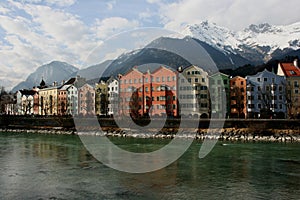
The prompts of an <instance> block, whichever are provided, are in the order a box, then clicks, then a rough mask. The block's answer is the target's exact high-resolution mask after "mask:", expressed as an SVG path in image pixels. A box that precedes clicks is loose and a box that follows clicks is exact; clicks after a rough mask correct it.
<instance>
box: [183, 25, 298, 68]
mask: <svg viewBox="0 0 300 200" xmlns="http://www.w3.org/2000/svg"><path fill="white" fill-rule="evenodd" d="M181 33H182V34H183V35H185V36H186V35H188V36H191V37H194V38H197V39H199V40H201V41H203V42H206V43H208V44H209V45H211V46H213V47H215V48H217V49H219V50H222V51H224V52H225V53H228V52H230V53H237V54H240V55H241V56H243V57H245V58H247V59H249V60H252V61H254V62H259V61H262V60H264V61H267V60H269V59H271V58H272V54H273V53H274V52H275V51H278V50H279V51H280V50H286V49H290V50H297V49H299V48H300V22H298V23H294V24H291V25H286V26H275V25H270V24H268V23H264V24H259V25H254V24H252V25H250V26H249V27H248V28H246V29H244V30H242V31H232V30H229V29H227V28H224V27H221V26H218V25H216V24H215V23H210V22H208V21H205V22H202V23H200V24H194V25H187V26H186V27H185V28H184V30H183V31H182V32H181Z"/></svg>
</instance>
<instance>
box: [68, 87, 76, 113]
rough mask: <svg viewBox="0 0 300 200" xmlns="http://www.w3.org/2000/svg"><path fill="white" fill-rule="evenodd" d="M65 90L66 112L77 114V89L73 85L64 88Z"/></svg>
mask: <svg viewBox="0 0 300 200" xmlns="http://www.w3.org/2000/svg"><path fill="white" fill-rule="evenodd" d="M66 91H67V101H68V103H67V114H68V115H72V116H76V115H78V89H77V87H75V86H74V85H70V87H68V88H66Z"/></svg>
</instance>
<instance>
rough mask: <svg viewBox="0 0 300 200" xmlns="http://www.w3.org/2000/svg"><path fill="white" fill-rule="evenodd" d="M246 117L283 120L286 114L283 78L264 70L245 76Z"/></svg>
mask: <svg viewBox="0 0 300 200" xmlns="http://www.w3.org/2000/svg"><path fill="white" fill-rule="evenodd" d="M246 80H247V115H248V117H249V118H261V117H263V118H269V117H279V115H281V116H280V118H284V117H285V113H286V92H285V78H284V77H282V76H278V75H276V74H274V73H273V72H269V71H267V70H264V71H263V72H259V73H257V74H256V75H253V76H247V77H246Z"/></svg>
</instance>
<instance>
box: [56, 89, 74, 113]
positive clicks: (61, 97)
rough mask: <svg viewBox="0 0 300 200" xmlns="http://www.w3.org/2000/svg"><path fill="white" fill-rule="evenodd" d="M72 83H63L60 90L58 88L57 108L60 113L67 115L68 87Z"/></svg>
mask: <svg viewBox="0 0 300 200" xmlns="http://www.w3.org/2000/svg"><path fill="white" fill-rule="evenodd" d="M70 86H71V85H63V86H62V87H61V88H60V89H59V90H58V104H57V105H58V109H57V114H58V115H65V114H66V113H67V107H68V102H67V95H68V92H67V89H68V88H69V87H70Z"/></svg>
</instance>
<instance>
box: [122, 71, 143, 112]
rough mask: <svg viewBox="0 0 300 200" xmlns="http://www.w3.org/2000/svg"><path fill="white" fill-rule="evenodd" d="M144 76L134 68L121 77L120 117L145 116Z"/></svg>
mask: <svg viewBox="0 0 300 200" xmlns="http://www.w3.org/2000/svg"><path fill="white" fill-rule="evenodd" d="M144 81H145V80H144V75H143V73H141V72H140V71H138V70H137V69H135V68H133V69H132V70H130V71H129V72H128V73H126V74H124V75H123V76H122V77H120V98H119V99H120V108H119V109H120V110H119V114H120V115H126V116H129V115H134V116H135V117H138V115H141V116H143V115H144V113H143V108H142V106H143V105H144V104H143V99H144V96H143V95H144V93H143V91H144V87H143V85H144Z"/></svg>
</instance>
